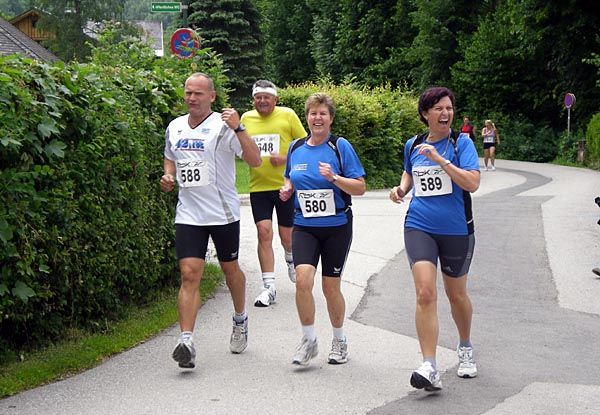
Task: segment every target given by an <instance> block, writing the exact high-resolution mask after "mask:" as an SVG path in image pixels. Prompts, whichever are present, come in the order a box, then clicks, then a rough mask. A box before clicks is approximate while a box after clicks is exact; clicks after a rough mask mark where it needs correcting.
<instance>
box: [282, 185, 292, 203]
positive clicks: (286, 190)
mask: <svg viewBox="0 0 600 415" xmlns="http://www.w3.org/2000/svg"><path fill="white" fill-rule="evenodd" d="M292 194H294V189H293V188H291V187H290V186H281V189H279V198H280V199H281V200H282V201H283V202H287V201H288V200H289V199H290V197H292Z"/></svg>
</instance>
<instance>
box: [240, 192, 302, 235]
mask: <svg viewBox="0 0 600 415" xmlns="http://www.w3.org/2000/svg"><path fill="white" fill-rule="evenodd" d="M250 204H251V205H252V216H253V217H254V223H258V222H260V221H261V220H273V208H275V212H276V213H277V224H278V225H279V226H285V227H286V228H291V227H292V226H293V225H294V198H293V197H290V198H289V199H288V200H287V201H286V202H284V201H282V200H281V199H280V198H279V190H269V191H266V192H253V193H250Z"/></svg>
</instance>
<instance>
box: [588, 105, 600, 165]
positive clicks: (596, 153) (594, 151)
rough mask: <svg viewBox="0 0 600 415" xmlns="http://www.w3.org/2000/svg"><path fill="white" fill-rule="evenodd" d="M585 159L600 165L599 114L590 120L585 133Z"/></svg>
mask: <svg viewBox="0 0 600 415" xmlns="http://www.w3.org/2000/svg"><path fill="white" fill-rule="evenodd" d="M585 142H586V149H587V156H586V158H587V159H588V161H590V162H591V163H594V164H595V165H598V164H600V113H597V114H595V115H594V116H593V117H592V119H591V120H590V122H589V124H588V126H587V130H586V133H585Z"/></svg>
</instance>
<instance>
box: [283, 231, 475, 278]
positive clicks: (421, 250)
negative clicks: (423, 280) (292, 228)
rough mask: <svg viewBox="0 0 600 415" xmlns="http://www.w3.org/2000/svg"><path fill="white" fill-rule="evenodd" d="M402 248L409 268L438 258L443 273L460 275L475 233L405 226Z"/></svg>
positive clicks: (465, 270)
mask: <svg viewBox="0 0 600 415" xmlns="http://www.w3.org/2000/svg"><path fill="white" fill-rule="evenodd" d="M404 248H405V249H406V256H407V257H408V262H409V264H410V267H411V269H412V266H413V265H414V264H415V263H416V262H419V261H429V262H431V263H432V264H433V265H434V266H435V267H436V268H437V263H438V258H439V261H440V265H441V267H442V272H443V273H444V274H445V275H447V276H449V277H462V276H463V275H465V274H467V273H468V272H469V268H470V266H471V260H472V259H473V250H474V249H475V235H474V234H470V235H435V234H430V233H427V232H423V231H420V230H418V229H413V228H405V229H404ZM294 259H295V258H294Z"/></svg>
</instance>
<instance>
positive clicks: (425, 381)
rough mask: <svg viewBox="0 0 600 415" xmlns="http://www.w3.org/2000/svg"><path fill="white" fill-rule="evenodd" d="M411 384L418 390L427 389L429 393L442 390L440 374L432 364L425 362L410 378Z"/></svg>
mask: <svg viewBox="0 0 600 415" xmlns="http://www.w3.org/2000/svg"><path fill="white" fill-rule="evenodd" d="M410 384H411V385H412V386H413V388H416V389H425V390H426V391H427V392H433V391H439V390H441V389H442V379H441V378H440V373H439V372H438V371H437V370H435V369H434V368H433V366H432V365H431V363H430V362H423V364H422V365H421V366H419V368H418V369H417V370H415V371H414V372H413V374H412V376H411V377H410Z"/></svg>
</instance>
